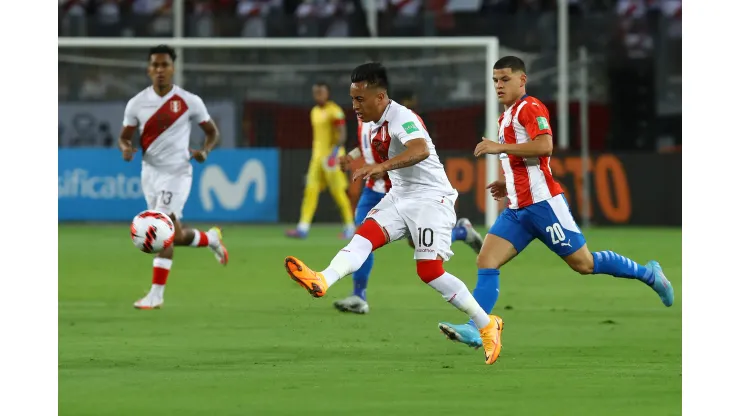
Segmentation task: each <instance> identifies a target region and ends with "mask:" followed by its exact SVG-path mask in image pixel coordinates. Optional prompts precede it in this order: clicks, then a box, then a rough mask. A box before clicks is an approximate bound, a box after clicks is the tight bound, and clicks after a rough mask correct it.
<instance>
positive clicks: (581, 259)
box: [567, 253, 594, 275]
mask: <svg viewBox="0 0 740 416" xmlns="http://www.w3.org/2000/svg"><path fill="white" fill-rule="evenodd" d="M576 254H578V253H576ZM588 254H589V255H572V256H571V257H570V258H568V259H567V263H568V266H570V268H571V269H573V271H576V272H578V273H580V274H582V275H587V274H593V273H594V258H593V256H591V255H590V254H591V253H588Z"/></svg>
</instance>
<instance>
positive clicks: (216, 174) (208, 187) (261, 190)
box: [200, 160, 267, 211]
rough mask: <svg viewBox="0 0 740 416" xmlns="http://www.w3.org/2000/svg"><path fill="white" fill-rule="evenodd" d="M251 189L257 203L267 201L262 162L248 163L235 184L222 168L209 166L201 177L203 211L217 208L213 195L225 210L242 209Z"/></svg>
mask: <svg viewBox="0 0 740 416" xmlns="http://www.w3.org/2000/svg"><path fill="white" fill-rule="evenodd" d="M250 188H253V195H254V200H255V202H263V201H264V200H265V196H266V195H267V175H266V173H265V167H264V166H263V165H262V163H261V162H260V161H258V160H249V161H247V162H246V163H245V164H244V165H243V166H242V169H241V172H239V177H238V178H237V179H236V181H235V182H232V181H230V180H229V178H228V177H227V176H226V174H225V173H224V171H223V169H221V167H220V166H217V165H209V166H207V167H206V168H205V169H204V170H203V173H202V175H201V177H200V200H201V201H202V202H203V209H205V210H206V211H213V209H214V208H215V207H214V202H213V196H212V195H215V196H216V198H217V199H218V202H219V205H220V206H221V207H222V208H223V209H225V210H230V211H234V210H237V209H240V208H242V206H243V205H244V199H245V198H246V197H247V193H248V192H249V189H250Z"/></svg>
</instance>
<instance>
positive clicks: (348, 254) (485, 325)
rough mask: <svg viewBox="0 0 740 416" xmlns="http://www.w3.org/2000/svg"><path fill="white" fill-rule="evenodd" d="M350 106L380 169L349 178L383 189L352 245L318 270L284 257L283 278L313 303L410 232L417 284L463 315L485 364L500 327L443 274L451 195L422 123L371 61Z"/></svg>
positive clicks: (358, 71) (361, 70)
mask: <svg viewBox="0 0 740 416" xmlns="http://www.w3.org/2000/svg"><path fill="white" fill-rule="evenodd" d="M351 81H352V84H351V86H350V96H351V98H352V107H353V109H354V110H355V113H357V115H358V117H359V118H360V119H361V120H362V121H363V122H372V123H373V125H372V128H371V133H370V134H371V137H372V147H373V149H374V151H375V152H376V153H377V154H378V156H379V160H380V161H381V163H376V164H371V165H365V166H364V167H362V168H359V169H358V170H356V171H355V172H354V174H353V175H352V179H353V180H357V179H368V178H376V179H379V178H382V177H383V176H384V175H385V173H386V172H388V177H389V178H390V182H391V188H390V191H389V192H388V193H387V194H386V195H385V196H384V197H383V199H382V200H381V201H380V202H379V203H378V204H377V205H376V206H375V208H373V209H372V210H370V212H369V214H368V215H367V217H366V219H365V221H363V223H362V225H360V227H359V228H358V229H357V231H356V233H355V235H354V236H353V237H352V240H351V241H350V242H349V244H347V246H346V247H344V248H343V249H341V250H340V251H339V252H338V253H337V255H336V256H335V257H334V259H333V260H332V261H331V263H330V264H329V267H327V268H326V269H324V271H322V272H315V271H313V270H311V269H310V268H309V267H308V266H306V264H305V263H303V262H302V261H300V260H298V259H297V258H295V257H292V256H289V257H287V258H286V259H285V268H286V270H287V272H288V275H289V276H290V277H291V278H292V279H293V280H295V281H296V282H298V283H299V284H300V285H301V286H303V287H304V288H305V289H306V290H308V292H309V293H310V294H311V295H313V296H314V297H322V296H324V294H326V291H327V290H328V289H329V287H330V286H331V285H333V284H334V283H336V282H337V281H339V279H341V278H342V277H344V276H346V275H348V274H350V273H353V272H355V271H357V270H358V269H359V268H360V266H362V264H363V263H364V262H365V260H366V259H367V258H368V256H369V255H370V253H372V252H373V251H374V250H376V249H378V248H380V247H382V246H384V245H386V244H388V243H389V242H392V241H396V240H399V239H401V238H404V237H405V236H406V235H407V234H409V233H410V234H411V237H412V239H413V241H414V246H415V254H414V259H415V260H416V271H417V274H418V275H419V277H420V278H421V280H422V281H423V282H424V283H427V284H428V285H429V286H431V287H432V288H434V289H435V290H437V291H438V292H439V293H441V294H442V296H443V298H444V299H445V300H447V301H448V302H449V303H451V304H453V305H454V306H455V307H457V308H458V309H459V310H461V311H463V312H465V313H466V314H467V315H468V316H469V317H470V318H471V319H472V320H473V322H474V323H475V325H476V327H477V328H479V334H480V337H481V339H482V342H483V348H484V351H485V362H486V364H492V363H493V362H494V361H495V360H496V357H497V356H498V353H499V351H500V342H499V339H500V336H501V330H502V329H503V321H501V318H499V317H497V316H489V315H488V314H487V313H486V312H484V311H483V309H482V308H481V307H480V305H478V303H477V302H476V301H475V299H474V298H473V296H472V295H471V293H470V291H469V290H468V288H467V287H466V286H465V284H464V283H463V282H462V281H461V280H460V279H458V278H457V277H455V276H453V275H451V274H450V273H447V272H446V271H445V270H444V267H443V262H444V261H447V260H449V258H450V257H451V256H452V250H451V249H450V246H451V244H452V228H453V227H454V226H455V220H456V219H457V218H456V215H455V200H456V199H457V191H456V190H455V189H454V188H453V187H452V185H450V182H449V180H448V179H447V175H446V173H445V170H444V167H443V166H442V163H440V161H439V157H438V156H437V152H436V151H435V149H434V144H433V143H432V139H431V137H429V133H428V132H427V130H426V128H425V126H424V123H423V122H422V121H421V119H420V118H419V117H418V116H417V115H416V114H414V112H413V111H411V110H409V109H408V108H406V107H404V106H402V105H400V104H398V103H396V102H395V101H392V100H390V98H388V91H387V87H388V76H387V74H386V70H385V68H384V67H383V66H382V65H380V64H379V63H367V64H363V65H360V66H358V67H357V68H355V70H354V71H353V72H352V77H351Z"/></svg>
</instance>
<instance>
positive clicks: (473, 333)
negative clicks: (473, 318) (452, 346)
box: [439, 322, 483, 349]
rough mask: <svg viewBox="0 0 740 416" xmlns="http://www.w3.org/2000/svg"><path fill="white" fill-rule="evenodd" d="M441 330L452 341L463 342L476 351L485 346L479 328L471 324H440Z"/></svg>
mask: <svg viewBox="0 0 740 416" xmlns="http://www.w3.org/2000/svg"><path fill="white" fill-rule="evenodd" d="M439 330H440V331H442V333H443V334H444V335H445V336H446V337H447V338H448V339H450V340H452V341H457V342H462V343H463V344H466V345H468V346H469V347H472V348H475V349H478V348H480V347H482V346H483V341H482V340H481V338H480V332H479V331H478V328H476V327H475V325H472V324H470V323H466V324H462V325H453V324H451V323H448V322H440V323H439Z"/></svg>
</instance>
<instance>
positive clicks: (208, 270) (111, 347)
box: [59, 224, 681, 416]
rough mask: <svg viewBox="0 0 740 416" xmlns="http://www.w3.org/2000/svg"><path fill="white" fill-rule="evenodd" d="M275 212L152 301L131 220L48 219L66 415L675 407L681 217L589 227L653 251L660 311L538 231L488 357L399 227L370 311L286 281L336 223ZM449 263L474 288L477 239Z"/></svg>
mask: <svg viewBox="0 0 740 416" xmlns="http://www.w3.org/2000/svg"><path fill="white" fill-rule="evenodd" d="M282 232H283V229H282V227H266V226H265V227H227V228H226V229H225V233H226V235H225V237H226V243H227V245H228V247H229V250H230V255H231V263H230V264H229V266H228V267H226V268H223V267H222V266H220V265H219V264H217V263H216V261H215V260H214V258H213V256H212V255H211V253H210V252H209V251H207V250H202V249H191V248H182V249H178V251H177V252H176V256H175V262H174V266H173V272H172V274H171V275H170V280H169V285H168V287H167V292H166V297H165V299H166V301H165V305H164V308H163V309H161V310H157V311H138V310H135V309H133V307H132V303H133V302H134V301H135V300H136V299H137V298H138V297H140V296H141V295H143V294H144V293H145V292H146V291H147V290H148V288H149V285H150V278H151V259H150V258H149V257H148V256H147V255H144V254H142V253H140V252H138V251H137V250H136V249H135V248H134V247H133V246H132V244H131V242H130V240H129V239H128V227H127V226H125V224H122V225H118V226H76V225H69V226H67V225H60V226H59V414H61V415H75V416H83V415H95V416H103V415H129V416H130V415H139V414H156V415H159V416H162V415H178V416H186V415H193V416H204V415H219V416H223V415H339V414H351V415H353V416H354V415H358V416H359V415H378V416H385V415H422V414H424V415H450V414H460V415H473V414H490V415H589V416H591V415H619V416H624V415H627V414H630V415H651V416H659V415H679V414H681V242H680V241H681V231H680V230H679V229H642V228H641V229H594V230H589V231H587V237H588V238H589V245H590V247H591V248H592V249H597V250H602V249H611V250H614V251H617V252H619V253H621V254H623V255H625V256H629V257H631V258H633V259H634V260H636V261H639V262H641V263H644V262H646V261H647V260H649V259H653V258H655V259H658V260H659V261H661V264H662V265H663V267H664V270H665V272H666V274H667V275H668V277H669V278H670V279H671V280H672V282H673V284H674V288H675V290H676V303H675V304H674V306H673V307H671V308H665V307H664V306H662V304H661V303H660V300H659V299H658V297H657V295H656V294H655V293H654V292H653V291H652V290H650V289H649V288H647V287H646V286H645V285H643V284H642V283H639V282H636V281H630V280H624V279H614V278H611V277H608V276H585V277H584V276H580V275H578V274H576V273H574V272H571V271H570V270H569V269H568V267H567V266H566V265H565V264H564V263H562V261H561V260H560V259H558V258H557V257H556V256H555V255H553V254H551V253H550V252H548V251H547V249H546V248H545V247H544V246H543V245H541V244H540V243H538V242H535V243H533V244H532V245H531V246H530V247H529V248H528V249H527V251H525V252H524V253H523V254H522V255H521V256H520V257H518V258H517V259H515V260H514V261H512V262H511V263H509V264H508V265H506V266H505V267H504V269H503V273H502V283H501V296H500V298H499V301H498V304H497V306H496V309H495V310H496V311H497V312H498V313H499V314H500V315H501V316H502V317H503V318H504V320H505V322H506V331H504V333H503V338H502V339H503V345H504V349H503V352H502V354H501V357H500V358H499V361H498V362H497V363H496V364H495V365H493V366H486V365H484V364H483V352H482V350H478V351H475V350H472V349H469V348H467V347H465V346H462V345H460V344H457V343H452V342H449V341H447V340H445V339H444V337H443V336H442V335H441V334H440V333H439V332H438V330H437V327H436V325H437V322H438V321H440V320H453V321H460V322H464V321H465V320H466V317H465V316H463V315H462V314H461V313H460V312H457V311H456V310H455V309H454V308H453V307H452V306H451V305H449V304H447V303H445V302H444V301H443V300H442V298H441V296H440V295H439V294H437V292H435V291H434V290H432V289H431V288H429V287H426V286H425V285H424V284H423V283H422V282H421V281H420V280H419V278H418V277H416V275H415V266H414V262H413V252H412V250H411V249H410V248H409V247H408V246H406V243H405V242H398V243H394V244H392V245H391V246H389V247H386V248H384V249H381V250H380V251H379V252H378V253H377V255H376V261H375V269H374V270H373V275H372V278H371V280H370V287H369V291H368V296H369V300H370V304H371V313H370V314H369V315H366V316H357V315H349V314H340V313H337V312H336V311H334V310H333V308H332V305H331V303H332V301H333V300H335V299H337V298H339V297H342V296H344V295H346V294H348V292H349V291H350V288H351V284H352V282H351V278H349V277H348V278H347V279H345V280H343V281H341V282H339V283H338V284H337V285H336V286H334V287H332V289H331V290H330V292H329V294H328V295H327V296H326V297H325V298H323V299H313V298H311V297H310V296H309V295H308V294H307V293H306V292H305V290H304V289H302V288H300V287H299V286H298V285H297V284H296V283H295V282H293V281H292V280H290V279H289V278H288V277H287V275H286V274H285V271H284V268H283V258H284V257H285V256H286V255H295V256H299V257H300V258H302V259H304V260H305V261H307V263H308V264H309V265H312V266H313V267H315V268H323V267H324V266H325V265H326V264H328V262H329V261H330V260H331V258H332V257H333V256H334V254H335V253H336V251H337V250H338V249H339V248H341V246H342V245H343V242H341V241H340V240H338V239H337V238H336V235H337V233H338V232H339V228H318V227H317V228H315V229H314V230H313V232H312V235H311V237H310V239H309V240H306V241H293V240H287V239H285V238H284V237H282ZM453 249H454V250H455V251H456V255H455V256H454V257H453V259H452V260H451V261H450V262H449V263H447V266H446V268H447V270H448V271H449V272H451V273H453V274H455V275H457V276H459V277H460V278H462V279H463V280H464V281H465V282H466V283H467V284H468V286H469V287H470V288H471V289H472V288H473V287H474V286H475V279H476V267H475V254H474V253H473V252H472V251H471V250H470V249H469V248H468V247H467V246H465V245H464V244H463V243H455V244H454V246H453Z"/></svg>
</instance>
